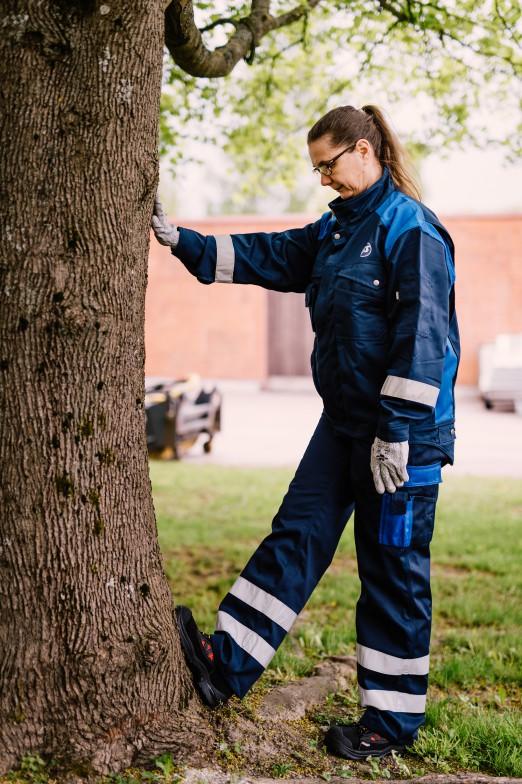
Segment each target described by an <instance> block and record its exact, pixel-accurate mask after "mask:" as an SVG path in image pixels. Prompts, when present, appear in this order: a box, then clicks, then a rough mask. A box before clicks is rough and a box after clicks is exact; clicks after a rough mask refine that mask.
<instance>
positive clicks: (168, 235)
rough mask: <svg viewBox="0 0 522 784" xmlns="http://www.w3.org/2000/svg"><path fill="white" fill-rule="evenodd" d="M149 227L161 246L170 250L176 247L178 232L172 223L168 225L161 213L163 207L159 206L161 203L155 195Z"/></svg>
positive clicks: (163, 214) (165, 217)
mask: <svg viewBox="0 0 522 784" xmlns="http://www.w3.org/2000/svg"><path fill="white" fill-rule="evenodd" d="M151 225H152V231H153V232H154V236H155V237H156V239H157V240H158V242H159V243H160V244H161V245H166V246H167V247H170V248H175V247H176V245H177V244H178V240H179V231H178V230H177V228H176V226H173V225H172V223H169V221H168V219H167V216H166V215H165V213H164V212H163V207H162V206H161V202H160V200H159V199H158V196H157V194H156V198H155V199H154V211H153V214H152V221H151Z"/></svg>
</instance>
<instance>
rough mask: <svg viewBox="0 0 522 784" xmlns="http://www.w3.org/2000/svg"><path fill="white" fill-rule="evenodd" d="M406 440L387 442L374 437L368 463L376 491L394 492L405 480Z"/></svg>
mask: <svg viewBox="0 0 522 784" xmlns="http://www.w3.org/2000/svg"><path fill="white" fill-rule="evenodd" d="M409 451H410V447H409V444H408V442H407V441H396V442H394V443H389V442H388V441H381V439H380V438H376V439H375V441H374V442H373V444H372V452H371V458H370V465H371V469H372V474H373V481H374V483H375V489H376V490H377V492H378V493H381V495H382V493H384V492H387V493H394V492H395V491H396V489H397V488H398V487H402V486H403V484H404V482H407V481H408V479H409V477H408V472H407V470H406V465H407V463H408V453H409Z"/></svg>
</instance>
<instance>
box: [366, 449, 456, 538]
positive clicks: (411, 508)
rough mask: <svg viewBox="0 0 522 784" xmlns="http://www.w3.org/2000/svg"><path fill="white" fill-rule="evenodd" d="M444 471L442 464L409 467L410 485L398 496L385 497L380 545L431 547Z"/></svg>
mask: <svg viewBox="0 0 522 784" xmlns="http://www.w3.org/2000/svg"><path fill="white" fill-rule="evenodd" d="M440 468H441V466H440V463H434V464H432V465H430V466H408V475H409V477H410V479H409V481H408V482H406V483H405V485H404V486H403V487H402V488H401V489H400V490H397V491H396V492H395V493H385V494H384V495H383V497H382V502H381V516H380V522H379V544H382V545H385V546H387V547H400V548H404V547H412V546H421V545H426V544H429V543H430V541H431V539H432V537H433V528H434V523H435V507H436V505H437V498H438V494H439V483H440V482H441V481H442V480H441V477H440ZM420 482H422V484H420Z"/></svg>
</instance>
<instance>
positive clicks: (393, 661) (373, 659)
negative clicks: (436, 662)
mask: <svg viewBox="0 0 522 784" xmlns="http://www.w3.org/2000/svg"><path fill="white" fill-rule="evenodd" d="M356 650H357V661H358V663H359V664H360V665H361V667H364V668H365V669H367V670H372V671H373V672H380V673H381V674H382V675H427V674H428V673H429V671H430V657H429V655H428V656H420V657H419V658H418V659H401V658H399V657H398V656H391V655H390V654H389V653H382V652H381V651H375V650H374V649H373V648H367V647H366V646H365V645H359V643H357V646H356Z"/></svg>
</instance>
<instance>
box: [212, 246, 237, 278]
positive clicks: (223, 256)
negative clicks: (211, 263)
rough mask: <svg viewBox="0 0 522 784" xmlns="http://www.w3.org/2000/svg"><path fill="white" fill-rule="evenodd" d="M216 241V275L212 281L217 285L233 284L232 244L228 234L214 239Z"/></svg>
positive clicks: (233, 259) (233, 260)
mask: <svg viewBox="0 0 522 784" xmlns="http://www.w3.org/2000/svg"><path fill="white" fill-rule="evenodd" d="M214 239H215V240H216V275H215V278H214V280H215V281H216V282H217V283H233V282H234V262H235V258H236V256H235V252H234V244H233V242H232V237H231V236H230V234H219V235H217V236H216V237H214Z"/></svg>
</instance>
